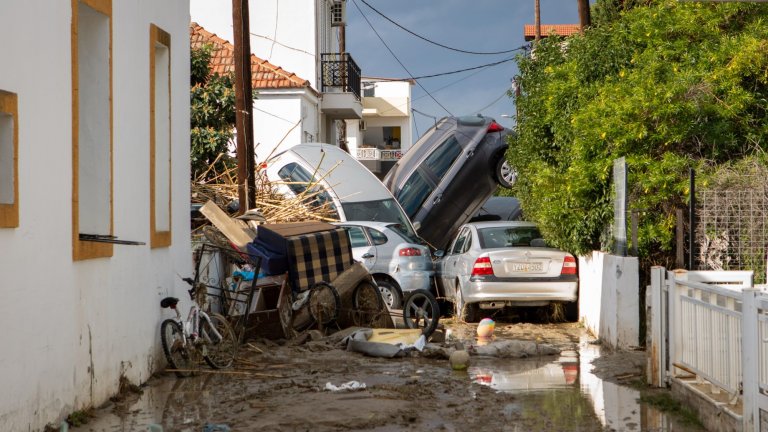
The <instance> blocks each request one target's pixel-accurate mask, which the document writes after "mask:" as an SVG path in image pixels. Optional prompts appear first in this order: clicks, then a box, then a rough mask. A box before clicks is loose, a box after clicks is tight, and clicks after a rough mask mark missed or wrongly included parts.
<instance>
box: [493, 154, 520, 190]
mask: <svg viewBox="0 0 768 432" xmlns="http://www.w3.org/2000/svg"><path fill="white" fill-rule="evenodd" d="M516 180H517V171H515V169H514V168H512V166H511V165H509V161H508V160H507V158H506V157H505V156H504V154H502V155H501V157H500V158H499V160H498V162H496V182H497V183H499V185H501V186H502V187H505V188H511V187H512V185H514V184H515V181H516Z"/></svg>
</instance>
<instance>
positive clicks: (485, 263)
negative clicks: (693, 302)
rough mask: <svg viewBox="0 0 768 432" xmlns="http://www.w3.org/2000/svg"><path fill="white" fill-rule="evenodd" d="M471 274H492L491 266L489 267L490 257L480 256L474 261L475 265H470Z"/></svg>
mask: <svg viewBox="0 0 768 432" xmlns="http://www.w3.org/2000/svg"><path fill="white" fill-rule="evenodd" d="M472 276H493V267H491V259H490V258H488V257H480V258H478V259H477V261H475V265H474V266H473V267H472Z"/></svg>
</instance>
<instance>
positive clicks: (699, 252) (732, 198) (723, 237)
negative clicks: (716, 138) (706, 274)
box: [694, 178, 768, 283]
mask: <svg viewBox="0 0 768 432" xmlns="http://www.w3.org/2000/svg"><path fill="white" fill-rule="evenodd" d="M755 180H756V181H755V182H753V184H754V185H756V187H751V188H744V189H708V190H700V191H698V193H697V200H698V202H697V205H696V222H695V224H696V229H695V237H696V241H695V242H694V246H695V247H696V250H695V253H694V268H696V269H699V270H752V271H754V273H755V282H756V283H765V282H766V252H768V251H767V247H766V246H767V245H768V187H766V186H765V185H764V184H763V183H764V182H765V181H766V179H764V178H763V179H755Z"/></svg>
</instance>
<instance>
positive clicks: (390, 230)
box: [335, 221, 434, 309]
mask: <svg viewBox="0 0 768 432" xmlns="http://www.w3.org/2000/svg"><path fill="white" fill-rule="evenodd" d="M335 225H338V226H341V227H343V228H344V229H346V230H347V234H348V235H349V240H350V243H351V244H352V256H353V257H354V258H355V260H357V261H360V262H362V263H363V265H364V266H365V267H366V268H367V269H368V272H370V273H371V275H373V277H374V279H375V280H376V284H377V285H378V286H379V290H380V291H381V294H382V297H383V298H384V303H386V304H387V306H389V308H390V309H398V308H401V307H402V302H403V295H404V294H405V295H407V294H408V293H409V292H411V291H414V290H418V289H422V290H427V291H429V290H430V286H431V280H432V276H433V275H434V266H433V264H432V254H431V252H430V250H429V248H428V247H427V246H426V245H425V244H424V241H423V240H421V239H420V238H418V237H416V236H414V235H413V234H410V233H409V232H408V231H406V230H405V229H403V228H402V227H401V226H400V225H399V224H396V223H392V222H367V221H351V222H337V223H335Z"/></svg>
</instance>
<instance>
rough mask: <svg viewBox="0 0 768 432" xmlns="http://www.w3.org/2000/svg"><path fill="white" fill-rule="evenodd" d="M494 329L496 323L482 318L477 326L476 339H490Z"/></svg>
mask: <svg viewBox="0 0 768 432" xmlns="http://www.w3.org/2000/svg"><path fill="white" fill-rule="evenodd" d="M495 328H496V322H495V321H493V320H492V319H490V318H483V319H482V320H480V323H479V324H478V325H477V337H481V338H491V337H493V330H494V329H495Z"/></svg>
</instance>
